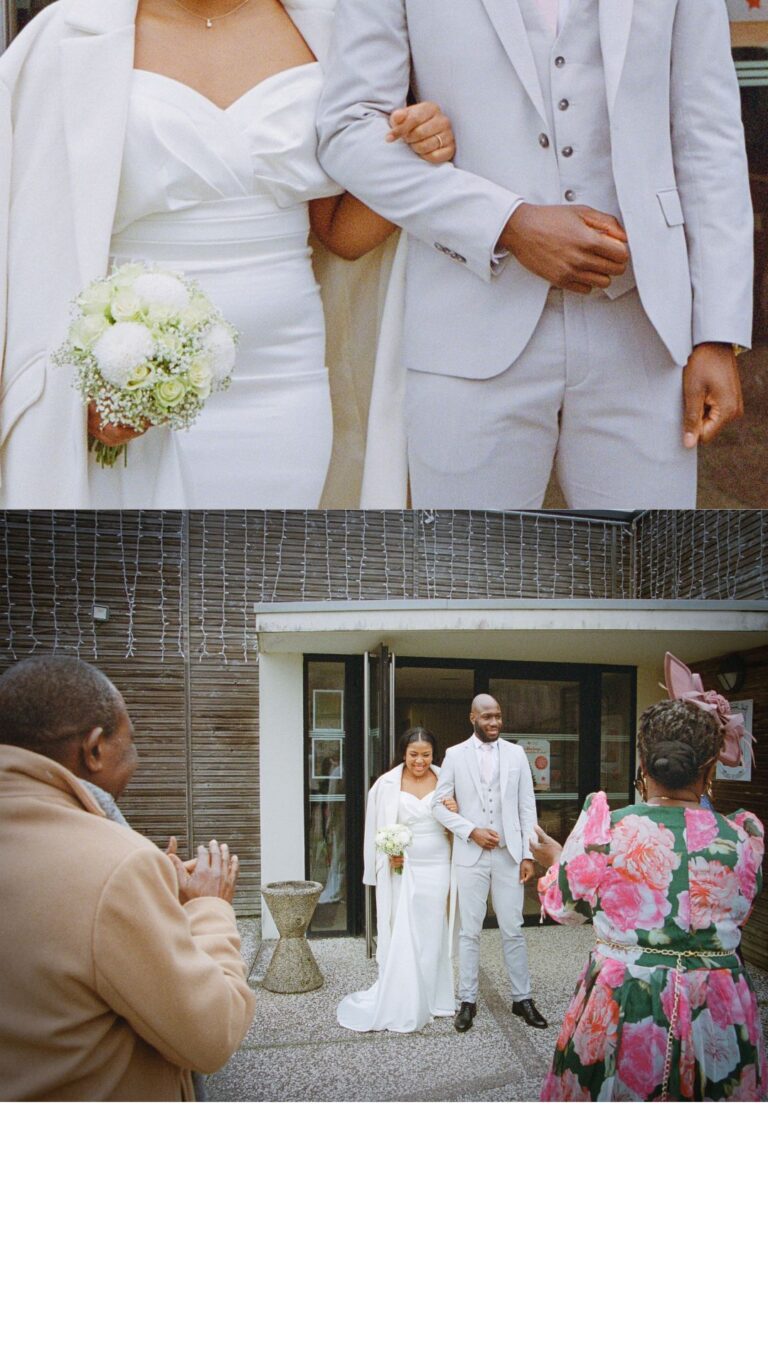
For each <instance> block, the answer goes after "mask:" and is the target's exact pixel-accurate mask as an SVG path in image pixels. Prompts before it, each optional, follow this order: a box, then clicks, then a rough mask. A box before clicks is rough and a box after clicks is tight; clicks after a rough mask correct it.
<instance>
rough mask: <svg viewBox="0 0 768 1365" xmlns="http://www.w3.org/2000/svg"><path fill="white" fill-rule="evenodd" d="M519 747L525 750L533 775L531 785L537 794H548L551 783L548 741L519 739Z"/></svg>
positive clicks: (536, 738) (535, 738)
mask: <svg viewBox="0 0 768 1365" xmlns="http://www.w3.org/2000/svg"><path fill="white" fill-rule="evenodd" d="M519 743H520V747H521V748H522V749H524V750H525V753H526V756H527V758H528V762H529V763H530V765H531V773H532V774H533V785H534V788H535V790H536V791H537V792H548V791H549V789H550V782H551V770H552V765H551V745H550V742H549V740H548V739H539V738H538V736H536V737H534V738H531V739H521V740H520V741H519Z"/></svg>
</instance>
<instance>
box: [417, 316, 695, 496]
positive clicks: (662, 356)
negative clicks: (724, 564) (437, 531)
mask: <svg viewBox="0 0 768 1365" xmlns="http://www.w3.org/2000/svg"><path fill="white" fill-rule="evenodd" d="M406 425H407V435H408V464H409V470H410V479H411V498H412V501H413V506H414V507H446V508H447V507H461V508H473V507H498V508H513V507H514V508H538V507H541V505H542V502H543V499H544V493H545V491H546V487H547V483H548V481H549V476H550V474H551V472H552V466H553V463H554V462H555V461H556V472H557V475H558V478H559V481H560V485H561V487H562V490H563V493H564V494H565V498H566V501H567V503H568V506H569V507H580V508H589V509H601V508H611V509H615V510H624V511H633V510H635V509H636V508H639V507H642V508H652V507H670V508H672V507H675V508H689V507H695V506H696V452H695V451H690V450H686V449H685V448H684V446H683V382H682V369H681V367H680V366H679V365H677V364H676V363H675V361H673V360H672V358H671V356H670V354H669V352H668V350H667V348H666V346H665V345H664V343H663V342H662V341H661V339H660V337H659V335H658V333H657V332H656V330H655V328H654V327H653V326H652V325H651V323H650V322H649V320H648V318H647V317H646V315H645V312H644V311H643V307H642V304H641V303H640V298H639V295H638V293H637V291H636V290H632V291H631V292H629V293H627V294H625V295H623V296H622V297H621V298H618V299H608V298H606V297H605V295H604V294H602V293H601V292H595V293H593V294H590V295H580V294H572V293H568V292H566V291H563V290H559V289H552V290H550V293H549V295H548V299H547V303H546V305H545V308H544V312H543V314H542V316H541V319H540V321H539V324H538V326H537V327H536V330H535V331H534V334H533V336H532V338H531V340H530V341H529V343H528V345H527V346H526V348H525V349H524V350H523V352H522V353H521V355H520V356H518V358H517V360H516V361H515V362H514V364H513V365H511V366H510V367H509V369H507V370H505V371H504V372H503V373H502V374H500V375H497V376H495V377H493V378H491V379H464V378H460V377H455V376H451V375H442V374H429V373H426V372H423V371H418V370H409V371H408V376H407V387H406Z"/></svg>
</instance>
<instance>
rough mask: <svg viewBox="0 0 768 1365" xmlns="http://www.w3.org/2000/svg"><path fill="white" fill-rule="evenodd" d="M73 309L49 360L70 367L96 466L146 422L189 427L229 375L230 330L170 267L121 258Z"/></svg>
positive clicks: (113, 456) (233, 337)
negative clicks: (62, 339) (83, 408)
mask: <svg viewBox="0 0 768 1365" xmlns="http://www.w3.org/2000/svg"><path fill="white" fill-rule="evenodd" d="M73 311H74V313H75V317H74V320H73V322H72V324H71V325H70V328H69V333H68V335H67V340H66V341H65V343H64V345H63V346H61V347H59V349H58V351H56V352H55V354H54V356H53V359H54V361H55V362H56V363H57V364H59V365H73V366H74V368H75V383H76V385H77V387H78V388H79V390H80V392H81V394H82V395H83V398H84V399H85V400H86V402H87V404H88V435H89V446H90V449H91V451H92V452H93V453H94V454H95V456H96V459H97V462H98V463H99V464H101V465H105V466H110V465H114V464H115V463H116V462H117V460H118V458H119V457H120V455H124V454H125V453H126V450H127V445H128V442H129V441H130V440H134V439H135V438H136V437H137V436H141V435H142V434H143V432H145V431H146V430H147V428H148V427H150V426H169V427H172V428H174V429H175V430H181V429H183V428H185V427H190V426H192V424H193V422H194V421H195V420H196V418H197V417H198V416H199V414H200V413H201V411H202V409H203V406H204V405H205V402H206V400H207V399H208V398H209V397H210V395H211V394H212V393H215V392H217V391H218V390H221V389H226V388H228V387H229V385H230V383H231V376H232V370H233V368H234V364H235V352H236V343H237V333H236V332H235V330H234V328H233V327H231V326H230V325H229V323H228V322H226V321H225V319H224V318H223V317H222V315H221V313H220V312H219V310H218V308H216V307H215V306H214V305H213V304H212V303H211V301H210V299H209V298H208V297H207V295H206V294H204V293H203V291H202V290H201V289H200V288H199V287H198V286H197V285H196V284H195V283H194V282H193V281H192V280H189V279H187V278H185V276H183V275H181V274H177V273H176V272H175V271H171V270H162V269H158V268H153V267H152V266H149V265H146V264H145V263H144V262H132V263H130V264H128V265H123V266H120V267H119V269H117V270H115V271H113V272H112V274H111V275H109V276H107V278H106V279H102V280H95V281H94V282H93V284H90V285H88V287H87V288H86V289H84V290H83V291H82V293H80V294H79V295H78V296H77V298H76V299H75V301H74V304H73Z"/></svg>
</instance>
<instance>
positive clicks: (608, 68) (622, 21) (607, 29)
mask: <svg viewBox="0 0 768 1365" xmlns="http://www.w3.org/2000/svg"><path fill="white" fill-rule="evenodd" d="M634 3H635V0H600V46H601V48H602V52H603V68H604V70H605V90H606V94H607V96H608V112H609V113H613V106H614V104H615V102H616V93H617V91H618V88H619V82H620V80H621V73H622V71H623V70H624V62H625V60H626V56H627V44H628V42H629V31H630V28H631V27H632V12H633V9H634Z"/></svg>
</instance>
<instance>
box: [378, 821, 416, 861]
mask: <svg viewBox="0 0 768 1365" xmlns="http://www.w3.org/2000/svg"><path fill="white" fill-rule="evenodd" d="M411 843H413V834H412V833H411V831H410V830H409V828H408V826H407V825H385V826H384V828H383V829H380V830H379V831H378V833H377V835H376V847H377V849H378V850H379V852H380V853H386V854H387V856H388V857H390V858H402V856H403V854H404V853H405V850H406V849H407V847H408V845H409V844H411ZM402 870H403V869H402V868H401V867H395V868H393V871H394V872H398V873H401V872H402Z"/></svg>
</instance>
